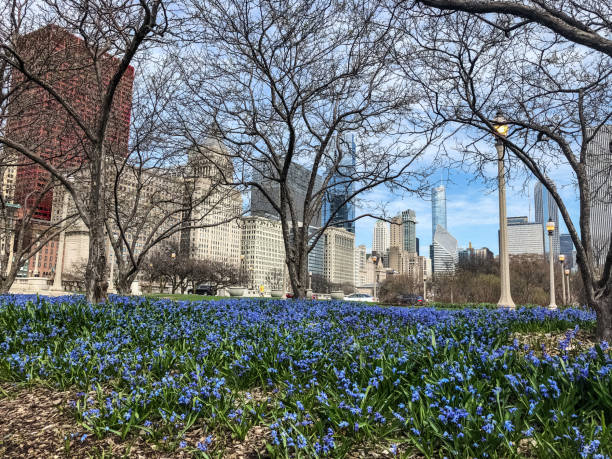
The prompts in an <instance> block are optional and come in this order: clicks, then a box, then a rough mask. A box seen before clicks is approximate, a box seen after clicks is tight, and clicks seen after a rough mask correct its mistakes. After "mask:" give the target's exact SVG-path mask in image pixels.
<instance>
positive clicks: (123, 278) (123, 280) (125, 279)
mask: <svg viewBox="0 0 612 459" xmlns="http://www.w3.org/2000/svg"><path fill="white" fill-rule="evenodd" d="M135 277H136V273H132V274H128V273H124V272H121V270H119V272H118V273H117V283H116V287H117V293H119V294H120V295H129V294H130V293H132V282H133V281H134V278H135Z"/></svg>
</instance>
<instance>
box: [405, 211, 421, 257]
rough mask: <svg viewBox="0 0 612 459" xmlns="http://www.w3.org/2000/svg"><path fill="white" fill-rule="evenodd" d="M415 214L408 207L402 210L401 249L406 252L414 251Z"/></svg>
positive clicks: (415, 249)
mask: <svg viewBox="0 0 612 459" xmlns="http://www.w3.org/2000/svg"><path fill="white" fill-rule="evenodd" d="M416 222H417V221H416V214H415V213H414V210H411V209H408V210H405V211H403V212H402V233H403V244H402V245H403V249H404V250H405V251H406V252H410V253H416V251H417V248H416Z"/></svg>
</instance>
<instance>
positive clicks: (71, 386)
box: [0, 296, 612, 458]
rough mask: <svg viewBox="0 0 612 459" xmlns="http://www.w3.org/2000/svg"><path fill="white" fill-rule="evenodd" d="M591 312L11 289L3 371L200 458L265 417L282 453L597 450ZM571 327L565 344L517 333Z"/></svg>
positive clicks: (601, 353) (604, 373)
mask: <svg viewBox="0 0 612 459" xmlns="http://www.w3.org/2000/svg"><path fill="white" fill-rule="evenodd" d="M593 324H594V315H593V314H592V313H591V312H589V311H585V310H581V309H565V310H560V311H549V310H547V309H544V308H519V309H517V310H516V311H509V310H497V309H484V308H482V309H462V310H448V309H447V310H442V309H428V308H418V309H417V308H414V309H412V308H380V307H376V306H364V305H357V304H347V303H343V302H329V301H321V302H316V301H284V300H278V301H274V300H269V301H263V300H259V299H240V300H237V299H228V300H220V301H210V302H208V301H204V302H173V301H170V300H147V299H144V298H121V297H114V298H112V302H108V303H106V304H99V305H90V304H87V303H86V302H84V300H83V299H82V298H80V297H62V298H55V299H48V298H41V299H38V298H36V297H26V296H19V297H16V296H4V297H0V380H1V381H4V382H7V381H10V382H25V383H29V384H43V383H44V384H47V385H51V386H52V387H55V388H57V390H73V391H74V394H75V400H74V404H73V409H72V412H73V413H74V416H75V417H76V418H77V419H78V421H79V422H80V423H81V425H82V427H83V431H84V432H87V433H86V435H89V436H92V437H103V436H109V435H111V436H116V437H117V438H120V439H121V438H127V437H130V436H135V435H136V436H143V437H145V438H146V439H147V441H150V442H163V444H164V445H165V447H167V448H170V449H176V450H177V451H178V450H183V451H189V452H190V453H192V454H193V455H196V456H197V455H200V456H211V457H216V456H220V455H222V451H223V449H222V448H223V445H227V443H228V439H233V440H234V441H236V440H241V439H244V438H245V437H246V436H247V433H248V432H249V430H250V429H252V428H255V427H256V426H259V427H265V429H266V432H267V434H266V435H267V442H268V445H267V454H269V455H270V456H272V457H317V456H331V457H345V456H347V455H351V454H352V453H353V452H354V451H356V450H358V449H360V448H363V447H366V446H367V447H369V448H372V450H376V449H377V448H378V449H379V450H381V451H383V450H386V451H388V452H390V453H391V454H397V455H398V456H406V457H408V456H411V457H412V456H413V455H414V454H415V453H416V454H419V455H422V456H424V457H443V456H448V457H517V456H520V457H525V456H526V457H543V458H551V457H563V458H576V457H584V458H586V457H593V458H603V457H608V456H609V455H611V454H612V433H611V432H610V427H611V426H612V356H611V353H610V350H609V349H608V347H607V345H606V344H605V343H602V344H601V345H596V346H595V347H590V348H588V347H584V348H580V347H578V348H576V346H575V343H574V342H573V340H575V338H574V335H575V334H576V332H577V331H578V330H579V329H581V330H584V329H587V330H589V329H592V328H593ZM566 330H569V331H568V332H567V335H566V336H567V337H566V338H565V339H563V340H562V341H561V343H560V344H559V348H558V349H544V350H543V349H541V348H540V349H530V348H529V347H528V346H526V345H524V344H521V343H519V342H518V341H517V340H515V341H514V342H513V340H512V336H516V335H513V333H524V334H528V333H536V332H538V333H539V332H560V333H563V332H565V331H566ZM577 349H578V350H577ZM195 428H199V429H202V430H203V432H205V435H204V437H205V438H204V439H203V440H202V441H198V442H197V443H195V444H193V443H190V442H189V441H188V438H189V435H188V433H189V431H190V430H191V429H195Z"/></svg>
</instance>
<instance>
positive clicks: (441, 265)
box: [432, 225, 459, 274]
mask: <svg viewBox="0 0 612 459" xmlns="http://www.w3.org/2000/svg"><path fill="white" fill-rule="evenodd" d="M432 252H433V258H432V269H433V272H434V273H436V274H451V273H454V272H455V266H456V265H457V262H458V261H459V254H458V252H457V239H455V238H454V237H453V236H452V235H451V234H450V233H449V232H448V231H446V229H445V228H443V227H442V226H441V225H438V226H437V227H436V232H435V233H434V240H433V244H432Z"/></svg>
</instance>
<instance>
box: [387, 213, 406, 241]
mask: <svg viewBox="0 0 612 459" xmlns="http://www.w3.org/2000/svg"><path fill="white" fill-rule="evenodd" d="M391 247H397V248H399V249H403V248H404V232H403V231H402V217H401V216H397V217H393V218H392V219H391V224H390V225H389V248H391Z"/></svg>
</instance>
